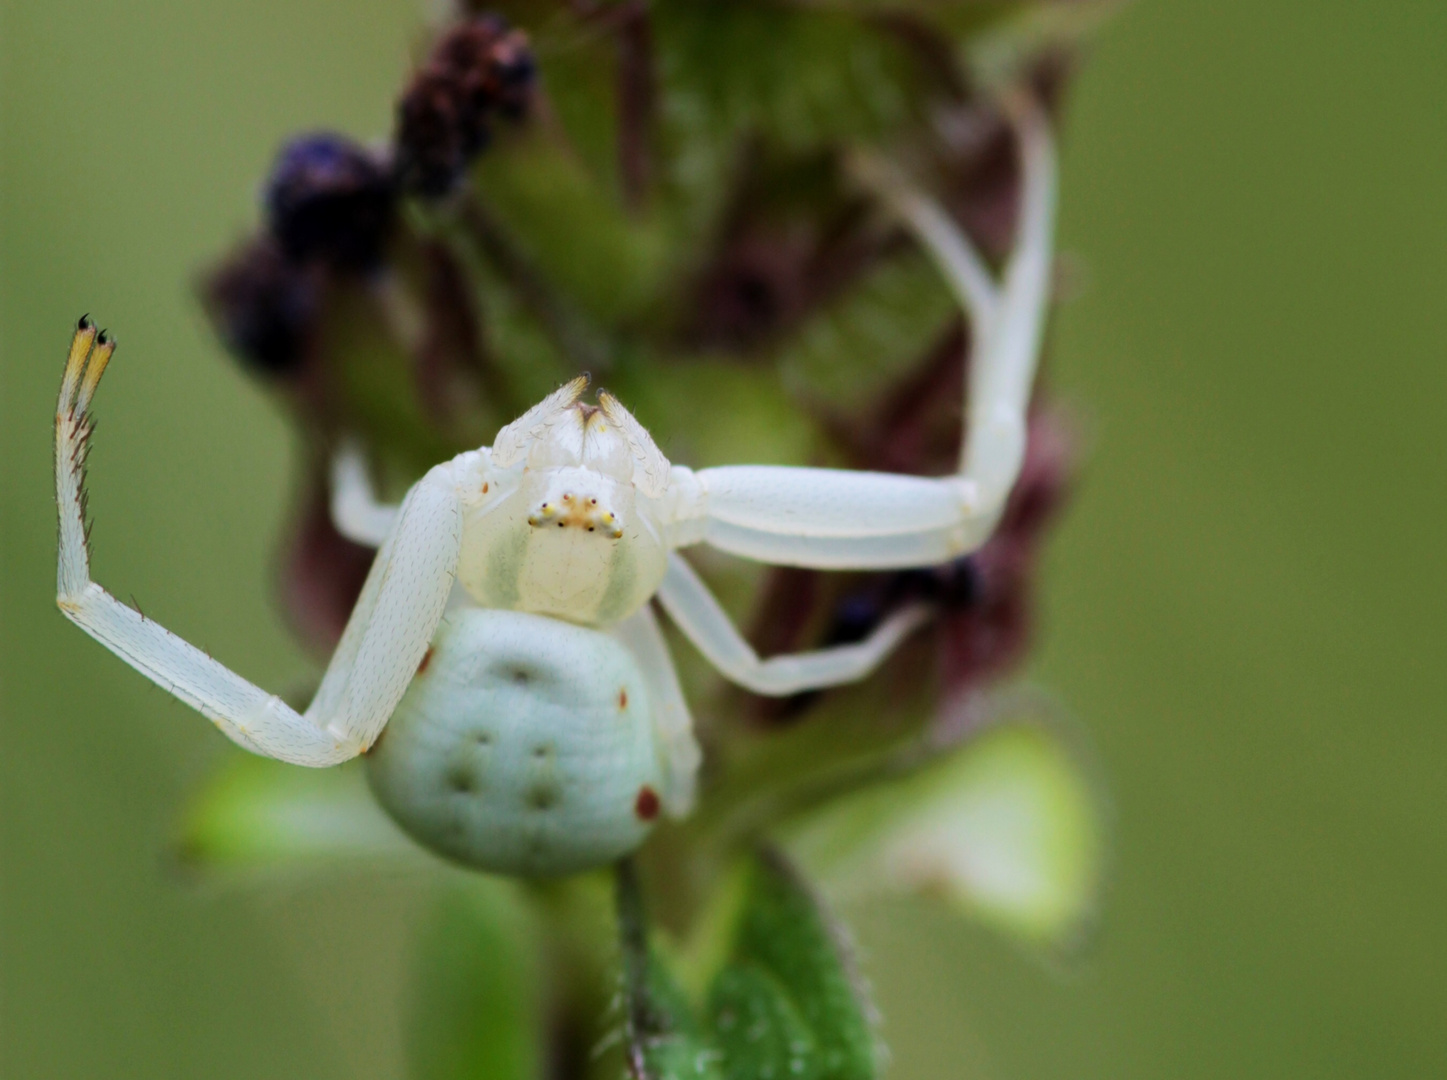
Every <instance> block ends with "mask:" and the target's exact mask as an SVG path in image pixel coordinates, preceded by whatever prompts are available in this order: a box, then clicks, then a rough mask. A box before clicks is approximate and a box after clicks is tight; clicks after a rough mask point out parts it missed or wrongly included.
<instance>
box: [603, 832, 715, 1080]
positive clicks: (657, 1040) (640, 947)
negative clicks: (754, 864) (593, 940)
mask: <svg viewBox="0 0 1447 1080" xmlns="http://www.w3.org/2000/svg"><path fill="white" fill-rule="evenodd" d="M617 897H618V929H619V947H620V951H621V953H622V961H623V1006H624V1010H625V1028H624V1040H625V1047H624V1056H625V1058H626V1060H627V1064H628V1071H629V1073H630V1074H631V1075H632V1077H633V1078H634V1080H718V1077H719V1073H718V1071H717V1069H716V1068H715V1064H716V1060H717V1056H718V1055H717V1053H716V1051H715V1050H714V1049H713V1047H712V1046H711V1045H710V1044H709V1041H708V1037H707V1033H706V1032H705V1030H704V1028H703V1026H702V1025H701V1024H700V1023H699V1021H698V1018H697V1016H696V1015H695V1013H694V1010H693V1007H692V1006H691V1005H690V1003H689V1001H688V996H687V995H686V994H685V993H684V991H683V988H682V987H681V986H680V985H679V983H678V981H677V980H676V979H675V978H674V977H673V975H672V973H671V972H670V971H669V970H668V968H667V966H666V965H665V964H664V962H663V961H662V959H661V958H660V957H659V956H658V954H657V952H656V951H655V950H654V947H653V944H652V942H651V940H650V938H649V933H648V924H647V916H646V914H645V912H644V909H643V894H642V889H641V886H640V884H639V881H638V876H637V871H636V869H635V867H634V865H633V863H632V862H631V861H628V860H625V861H624V862H622V863H620V864H619V866H618V877H617Z"/></svg>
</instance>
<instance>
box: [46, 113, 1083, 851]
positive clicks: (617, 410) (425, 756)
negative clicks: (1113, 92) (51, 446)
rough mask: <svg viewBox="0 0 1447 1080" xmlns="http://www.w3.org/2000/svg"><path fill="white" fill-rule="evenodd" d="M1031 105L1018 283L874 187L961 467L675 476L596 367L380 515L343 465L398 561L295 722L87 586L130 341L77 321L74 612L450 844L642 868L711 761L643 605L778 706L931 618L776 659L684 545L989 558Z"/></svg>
mask: <svg viewBox="0 0 1447 1080" xmlns="http://www.w3.org/2000/svg"><path fill="white" fill-rule="evenodd" d="M1012 113H1013V119H1014V122H1015V125H1016V127H1017V129H1018V132H1019V136H1020V146H1021V154H1022V158H1023V173H1024V185H1023V200H1022V207H1021V214H1020V224H1019V227H1018V235H1017V238H1016V244H1015V251H1014V253H1013V254H1012V255H1011V257H1010V259H1009V261H1008V264H1007V265H1006V267H1005V270H1004V274H1003V279H1002V280H1001V281H1000V282H999V283H998V284H997V283H996V281H995V280H994V279H993V277H992V276H991V274H990V273H989V271H988V270H987V269H986V268H985V265H984V263H983V262H982V260H981V259H980V258H979V256H978V255H977V254H976V253H975V251H974V249H973V248H972V247H971V246H970V245H969V243H968V241H967V240H966V239H965V238H964V237H963V236H962V235H961V234H960V232H959V230H958V229H956V228H955V227H954V225H953V224H952V222H951V221H950V220H949V218H948V217H947V216H946V215H945V214H944V213H943V211H941V210H940V209H939V208H938V207H937V206H936V205H935V204H934V203H933V202H931V201H930V200H928V199H927V198H925V197H924V196H922V195H920V194H919V193H917V192H915V191H913V190H912V189H910V188H909V187H908V186H907V185H905V184H904V183H903V182H902V181H900V180H899V179H898V178H897V177H895V176H893V175H892V174H890V173H888V171H887V170H883V169H880V168H877V167H876V168H875V169H874V170H872V172H873V175H872V176H871V177H869V179H870V181H871V184H872V186H873V187H875V189H876V190H878V191H879V192H880V193H881V194H882V195H883V197H884V198H885V200H886V202H887V203H889V205H890V206H891V208H892V209H893V211H894V212H895V213H896V214H898V215H899V217H900V218H901V219H902V220H903V221H904V222H906V223H907V225H908V226H909V227H910V228H911V229H912V230H913V232H914V233H915V235H916V237H917V238H918V239H919V240H920V241H921V242H922V244H923V245H924V247H925V248H926V249H927V250H928V251H929V253H930V254H931V255H932V256H933V258H934V259H935V261H936V262H937V263H938V265H939V266H940V268H941V269H942V271H943V272H944V274H945V276H946V277H947V278H948V280H949V282H950V283H951V286H952V287H953V289H954V290H955V291H956V292H957V293H958V295H959V298H960V300H961V302H962V303H963V306H964V308H965V310H966V311H967V313H968V314H969V316H970V318H971V320H972V330H973V337H974V340H975V343H976V344H975V349H976V356H975V361H974V362H973V363H972V364H971V365H970V379H969V386H968V389H967V398H966V410H967V411H966V416H967V424H966V430H967V435H966V438H965V441H964V446H963V448H962V451H961V456H960V469H959V472H958V473H957V474H956V475H953V476H947V477H940V478H934V479H929V478H922V477H914V476H903V475H895V474H888V473H874V472H855V471H849V470H827V469H812V468H792V467H783V466H768V465H741V466H730V467H723V468H711V469H703V470H700V471H697V472H695V471H693V470H691V469H689V468H686V467H685V466H682V465H670V463H669V462H668V461H667V460H666V459H665V458H664V456H663V454H662V453H661V452H660V451H659V450H658V448H657V446H655V445H654V443H653V440H652V439H651V438H650V437H649V435H648V432H647V431H645V430H644V429H643V427H642V426H641V425H640V424H639V423H638V422H637V421H636V420H635V419H634V418H633V417H632V415H630V414H629V413H628V412H627V410H625V409H624V408H623V406H622V405H620V404H619V403H618V401H617V400H616V399H614V398H613V397H611V396H609V395H608V394H606V393H600V394H599V395H598V404H597V405H596V406H590V405H585V404H582V403H580V401H579V398H580V396H581V394H582V393H583V391H584V389H585V387H586V385H587V380H586V379H585V378H579V379H575V380H574V381H573V382H570V383H569V384H567V385H566V386H564V387H562V388H561V389H560V390H558V391H556V392H555V393H553V394H552V395H550V396H549V397H548V398H546V399H545V400H544V401H543V402H541V403H540V404H538V405H536V406H534V407H533V408H532V409H529V410H528V411H527V412H526V413H525V414H524V415H523V416H522V417H520V418H519V419H517V420H515V421H514V422H512V423H511V424H508V425H507V426H506V427H504V428H503V429H502V430H501V431H500V432H499V433H498V435H497V438H496V439H495V440H494V442H493V445H492V446H491V447H490V448H483V449H480V450H472V451H468V452H467V453H464V454H460V455H458V456H457V457H456V458H453V459H452V460H451V461H448V462H444V463H443V464H441V465H438V466H436V467H435V468H433V469H432V470H430V471H429V472H428V473H427V474H426V475H425V476H424V477H423V478H422V479H421V480H419V481H418V482H417V483H416V484H415V485H413V487H412V489H411V490H410V491H409V492H408V493H407V495H406V497H405V498H404V499H403V501H402V503H401V505H400V506H399V507H387V506H382V505H379V504H378V503H376V501H375V500H374V498H373V496H372V493H371V490H370V487H369V485H368V481H367V478H366V473H365V468H364V467H363V465H362V464H361V462H360V459H359V458H358V457H357V456H356V455H355V454H351V455H348V454H343V455H342V456H341V457H340V458H339V460H338V463H337V466H336V469H335V478H334V501H333V515H334V517H335V519H336V522H337V525H338V527H339V529H340V530H341V531H342V533H343V534H345V535H347V536H349V537H351V538H352V539H354V540H357V541H359V542H362V543H367V544H372V545H378V546H380V550H379V552H378V554H377V558H376V560H375V562H374V563H373V565H372V569H371V572H370V574H369V575H368V577H367V580H366V584H365V585H364V586H363V588H362V593H361V596H360V598H359V599H358V600H357V604H356V607H355V608H354V609H353V611H352V615H351V618H350V620H349V622H348V624H347V627H346V631H345V633H344V634H343V635H342V639H341V642H340V644H339V645H338V646H337V649H336V652H335V654H334V655H333V657H332V660H331V663H330V664H329V666H328V667H327V670H326V674H325V675H324V677H323V679H322V682H321V685H320V687H319V689H318V690H317V693H316V696H315V698H313V700H312V702H311V705H310V706H309V707H308V708H307V710H306V711H305V713H298V712H296V711H295V710H293V709H292V708H290V707H289V706H288V705H287V704H286V703H285V702H283V701H282V700H281V699H280V698H278V697H276V696H275V695H272V694H268V693H266V691H264V690H261V689H260V688H258V687H256V686H254V685H253V684H252V683H250V682H248V681H246V680H245V679H243V678H241V677H240V676H239V675H236V674H235V673H233V672H232V671H231V670H229V669H228V668H226V667H224V666H223V665H222V664H220V663H218V662H217V661H215V660H213V659H211V657H210V656H209V655H207V654H206V653H204V652H202V651H201V650H200V649H197V648H196V647H195V646H193V645H191V644H189V643H187V642H186V641H183V640H182V639H180V638H178V637H176V636H175V635H174V634H171V633H170V632H169V631H167V630H166V629H165V628H163V627H162V626H161V625H160V624H159V623H156V622H154V621H152V620H151V619H149V618H146V617H145V616H143V615H141V614H140V613H139V612H138V611H136V610H133V609H132V608H130V607H128V606H126V605H125V604H122V603H120V602H119V601H117V600H116V599H115V598H114V597H112V596H111V595H110V594H109V593H107V592H106V591H105V590H104V589H102V588H101V587H100V586H99V585H97V584H96V583H95V582H93V581H92V580H91V579H90V561H89V552H88V550H87V536H86V524H85V490H84V460H85V456H86V454H87V453H88V450H89V436H90V432H91V426H92V419H91V414H90V405H91V401H92V398H93V396H94V393H95V389H96V386H97V384H98V383H99V381H100V378H101V375H102V373H103V372H104V370H105V366H106V364H107V362H108V361H109V360H110V356H111V353H112V351H113V349H114V344H113V343H112V342H109V341H107V340H106V338H105V335H104V334H101V335H99V336H97V334H96V331H95V329H94V327H92V326H91V325H90V324H89V322H88V321H87V320H82V321H81V325H80V328H79V329H78V330H77V332H76V335H75V339H74V341H73V342H72V344H71V350H70V354H69V357H68V359H67V362H66V369H65V378H64V381H63V383H62V386H61V392H60V404H59V407H58V410H57V413H56V457H55V480H56V494H57V501H58V504H59V513H60V553H59V570H58V596H57V603H58V604H59V606H60V609H61V610H62V611H63V612H64V613H65V615H66V616H67V617H68V618H70V619H71V620H72V621H73V622H75V623H77V624H78V625H79V626H80V627H81V628H82V629H84V630H85V631H86V632H87V633H88V634H90V635H91V636H92V637H94V638H96V639H97V640H98V641H100V642H101V643H102V644H103V645H105V646H106V647H107V648H109V649H110V650H111V651H112V652H114V653H116V654H117V655H118V656H120V657H121V658H122V659H123V660H125V661H126V662H127V663H129V664H130V665H131V666H132V667H134V668H136V669H137V670H138V671H140V672H142V673H143V674H145V675H147V676H148V677H149V678H151V679H152V680H153V681H155V682H156V683H158V684H159V685H160V686H162V687H164V688H165V689H167V690H169V691H170V692H171V693H173V694H174V695H176V697H178V698H180V699H181V700H182V701H184V702H186V703H187V704H189V705H191V706H192V707H193V708H195V709H198V710H199V711H200V712H202V713H203V714H205V715H206V716H207V717H209V718H210V719H211V720H212V721H213V722H214V723H215V724H216V726H217V727H219V728H220V729H221V730H222V731H223V732H224V733H225V734H226V735H227V736H228V737H229V738H231V739H232V740H233V741H234V742H236V743H238V744H240V745H241V746H243V747H245V748H246V749H248V750H251V751H253V752H255V753H258V754H265V755H268V756H271V757H274V758H279V759H281V760H283V761H288V762H293V763H295V764H298V765H311V766H323V765H335V764H338V763H339V762H343V761H346V760H348V759H349V758H353V757H356V756H357V755H359V754H364V753H367V754H368V761H369V770H368V772H369V777H370V780H371V783H372V786H373V789H374V790H375V792H376V794H377V795H378V797H379V799H380V800H381V801H382V803H383V804H384V806H386V808H387V809H388V810H389V811H390V812H391V814H392V815H393V817H394V818H395V819H396V820H397V821H398V822H399V824H401V825H402V826H403V827H404V828H405V829H407V830H408V831H409V832H411V833H412V834H413V835H414V836H415V837H416V838H417V839H419V840H420V841H421V842H423V843H424V844H426V845H428V846H430V847H432V848H434V849H436V850H438V851H440V852H442V853H443V854H445V855H448V856H450V857H452V858H455V859H458V860H460V861H462V862H465V863H467V864H469V865H472V866H475V867H478V868H481V869H486V870H494V871H501V872H507V873H518V874H526V875H541V874H558V873H567V872H571V871H574V870H579V869H583V868H586V867H590V866H595V865H599V864H602V863H604V862H606V861H608V860H610V859H613V858H615V857H618V856H620V855H622V854H625V853H626V852H628V851H630V850H632V849H633V848H634V847H636V846H637V845H638V844H639V843H641V841H642V839H643V837H644V836H645V835H646V834H647V832H648V830H649V829H650V828H651V826H652V821H653V819H654V817H655V816H656V815H657V812H658V810H659V809H660V808H661V809H663V810H665V811H667V812H668V813H669V814H670V815H672V816H682V815H684V814H686V813H687V812H688V810H689V808H690V806H691V804H692V801H693V795H694V777H695V773H696V770H697V767H698V763H699V751H698V748H697V745H696V743H695V742H694V739H693V734H692V722H691V719H690V717H689V713H688V708H687V705H686V704H685V702H684V699H683V695H682V693H681V691H680V689H679V685H678V679H677V677H676V675H675V673H674V669H673V664H672V661H671V659H670V658H669V655H668V652H667V649H666V646H665V643H664V641H663V638H662V636H661V634H660V632H659V628H658V624H657V622H656V621H655V618H654V615H653V612H652V610H651V607H650V604H649V600H650V599H651V598H654V597H656V598H657V599H658V601H659V603H660V605H661V606H662V608H663V610H664V611H665V612H667V613H668V615H669V617H670V618H672V620H673V621H674V623H675V624H676V625H677V626H678V627H679V629H680V630H681V631H682V632H683V634H684V635H685V636H686V637H687V638H688V639H689V640H690V641H691V642H692V643H693V644H694V645H695V646H696V647H697V648H698V649H699V651H700V652H701V653H703V655H704V656H705V657H706V658H707V659H708V660H709V661H710V662H712V663H713V665H714V666H715V667H716V668H718V670H719V671H721V672H722V673H723V674H724V675H725V676H727V677H728V678H729V679H732V680H733V681H735V682H737V683H739V684H740V685H742V686H745V687H747V688H749V689H750V690H753V691H755V692H757V693H761V694H791V693H795V692H797V691H800V690H805V689H815V688H821V687H826V686H835V685H838V684H841V683H847V682H851V681H854V680H857V679H860V678H862V677H864V676H865V675H867V674H868V673H869V672H870V671H872V670H873V669H874V668H875V667H876V666H877V665H878V664H879V663H880V661H881V660H882V659H883V658H884V657H885V656H886V655H888V653H889V652H890V651H891V650H892V649H893V648H894V647H895V646H896V645H897V644H898V643H899V642H900V640H901V639H902V638H903V637H904V636H905V635H907V634H908V633H909V632H910V631H911V630H913V629H914V628H915V627H917V626H918V625H919V624H920V623H921V622H922V621H923V620H924V619H925V618H927V617H928V612H927V611H926V610H925V609H923V608H921V607H919V606H916V607H911V608H908V609H906V610H903V611H900V612H898V613H896V614H895V615H893V616H892V617H890V618H889V619H887V620H885V621H884V622H883V623H882V624H881V625H880V626H879V627H878V628H877V629H876V630H875V631H874V632H873V633H872V634H871V635H870V636H869V637H868V638H867V639H866V640H864V641H862V642H860V643H858V644H852V645H844V646H839V647H836V648H829V649H821V650H818V651H815V652H807V653H800V654H796V655H791V656H777V657H772V658H770V659H767V660H761V659H760V658H759V657H758V656H757V655H756V654H755V653H754V651H753V649H752V648H751V647H750V646H749V645H748V643H747V642H746V641H745V640H744V639H743V637H742V636H741V635H740V634H739V632H738V631H737V630H736V629H735V628H734V626H733V624H732V623H731V622H730V620H729V618H728V616H727V615H726V614H725V613H724V612H723V609H722V608H720V606H719V605H718V602H717V601H716V600H715V599H714V598H713V596H712V595H711V594H710V593H709V591H708V589H707V587H706V586H705V585H704V584H703V582H702V581H701V580H700V579H699V578H698V576H697V575H696V574H695V573H694V572H693V570H692V569H691V568H690V567H689V564H688V563H687V562H686V561H685V560H684V559H683V558H682V557H681V556H680V555H679V554H678V549H679V548H683V547H687V546H690V545H693V544H698V543H706V544H710V545H712V546H714V547H716V548H719V549H721V550H723V551H727V552H731V553H733V554H736V555H742V556H744V557H746V558H751V559H756V560H759V561H761V562H767V563H774V564H779V565H789V566H802V567H815V568H824V569H852V570H866V569H885V568H897V567H917V566H928V565H937V564H940V563H944V562H947V561H949V560H951V559H954V558H956V557H958V556H960V555H962V554H964V553H966V552H968V551H971V550H973V549H974V548H976V547H978V546H979V545H980V544H981V543H983V542H984V540H985V539H986V538H987V537H988V536H989V535H990V533H991V531H992V530H993V528H994V526H995V523H996V522H997V520H998V519H999V517H1000V514H1001V512H1002V510H1003V507H1004V503H1005V499H1006V497H1007V495H1008V494H1009V492H1010V488H1011V487H1012V485H1013V484H1014V482H1015V478H1016V476H1017V474H1018V472H1019V469H1020V464H1021V460H1022V457H1023V454H1024V448H1025V414H1026V408H1027V406H1028V403H1029V396H1030V386H1031V382H1032V379H1033V374H1034V367H1035V357H1036V353H1037V351H1038V348H1039V341H1040V333H1041V326H1042V323H1043V319H1044V313H1045V309H1046V303H1047V297H1048V291H1049V276H1050V251H1051V234H1052V225H1053V216H1054V201H1055V176H1054V153H1053V148H1052V146H1051V141H1050V136H1049V131H1048V127H1047V124H1046V121H1045V119H1044V117H1043V116H1042V115H1041V114H1040V112H1039V111H1038V110H1037V109H1036V108H1034V107H1033V106H1031V105H1027V104H1024V103H1016V104H1015V105H1014V106H1013V107H1012ZM384 729H385V732H386V735H387V737H386V738H385V739H382V738H381V736H382V735H383V732H384ZM379 740H380V741H379ZM368 751H371V752H370V753H368Z"/></svg>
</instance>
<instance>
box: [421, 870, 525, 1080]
mask: <svg viewBox="0 0 1447 1080" xmlns="http://www.w3.org/2000/svg"><path fill="white" fill-rule="evenodd" d="M533 945H534V927H533V925H532V923H531V921H530V920H529V918H528V916H527V912H526V910H525V909H524V907H523V905H521V904H520V903H519V902H518V900H517V897H516V894H515V891H514V889H513V888H511V887H510V886H508V885H505V884H504V883H502V882H498V881H489V880H486V879H481V878H474V879H472V880H470V881H468V882H467V883H466V885H459V886H456V887H453V888H452V889H450V890H449V891H448V892H447V893H446V894H445V895H444V897H443V899H442V901H441V903H440V904H439V906H438V910H437V913H436V916H435V918H434V920H433V923H432V925H431V927H430V928H429V930H428V932H427V934H426V935H425V937H424V939H423V942H422V948H421V954H420V960H419V964H418V967H417V977H416V988H415V991H414V995H413V1006H412V1012H411V1016H410V1020H409V1024H408V1030H407V1050H408V1057H409V1059H410V1061H411V1065H412V1070H411V1073H410V1075H411V1076H412V1077H414V1080H533V1078H535V1077H537V1076H539V1075H541V1064H542V1039H541V1035H540V1012H541V1010H540V1009H539V980H538V973H537V970H536V965H535V962H534V958H535V950H534V948H533Z"/></svg>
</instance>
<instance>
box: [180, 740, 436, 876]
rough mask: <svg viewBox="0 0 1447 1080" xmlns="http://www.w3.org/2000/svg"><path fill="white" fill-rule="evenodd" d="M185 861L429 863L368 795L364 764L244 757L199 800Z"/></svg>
mask: <svg viewBox="0 0 1447 1080" xmlns="http://www.w3.org/2000/svg"><path fill="white" fill-rule="evenodd" d="M177 853H178V857H179V858H180V859H181V860H182V862H183V863H185V864H186V865H188V866H195V867H198V868H200V869H203V870H216V871H224V872H231V871H258V870H268V869H271V870H275V869H316V868H322V867H328V868H335V867H336V866H337V865H338V864H347V863H351V864H367V863H376V862H386V861H391V860H397V859H418V860H420V859H423V858H425V856H423V855H422V853H421V849H420V848H418V847H417V846H416V845H415V844H413V843H412V842H411V841H410V840H408V839H407V838H406V837H405V836H404V835H403V834H402V832H401V831H400V830H399V829H398V828H397V826H395V825H393V824H392V822H391V820H390V819H389V818H388V817H387V816H386V814H384V813H383V812H382V810H381V808H380V807H379V806H378V805H377V802H376V800H375V799H374V798H373V797H372V793H371V791H370V790H368V788H367V781H366V777H365V776H363V774H362V763H361V762H360V761H356V762H349V763H347V764H345V765H338V766H337V767H335V768H331V769H303V768H299V767H298V766H296V765H287V764H285V763H283V762H280V761H273V760H272V759H271V758H264V757H257V756H255V755H253V754H238V755H236V756H234V757H233V758H232V759H231V760H230V761H228V762H227V764H226V765H225V766H224V767H223V768H221V769H220V770H219V771H217V772H216V774H215V775H213V776H212V777H211V778H210V780H209V782H208V783H207V784H206V785H205V787H203V788H202V789H201V791H200V792H199V793H198V794H197V795H196V797H195V798H193V799H192V801H191V803H190V805H189V806H188V807H187V809H186V810H185V812H184V814H183V816H182V820H181V830H180V836H179V838H178V843H177Z"/></svg>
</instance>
